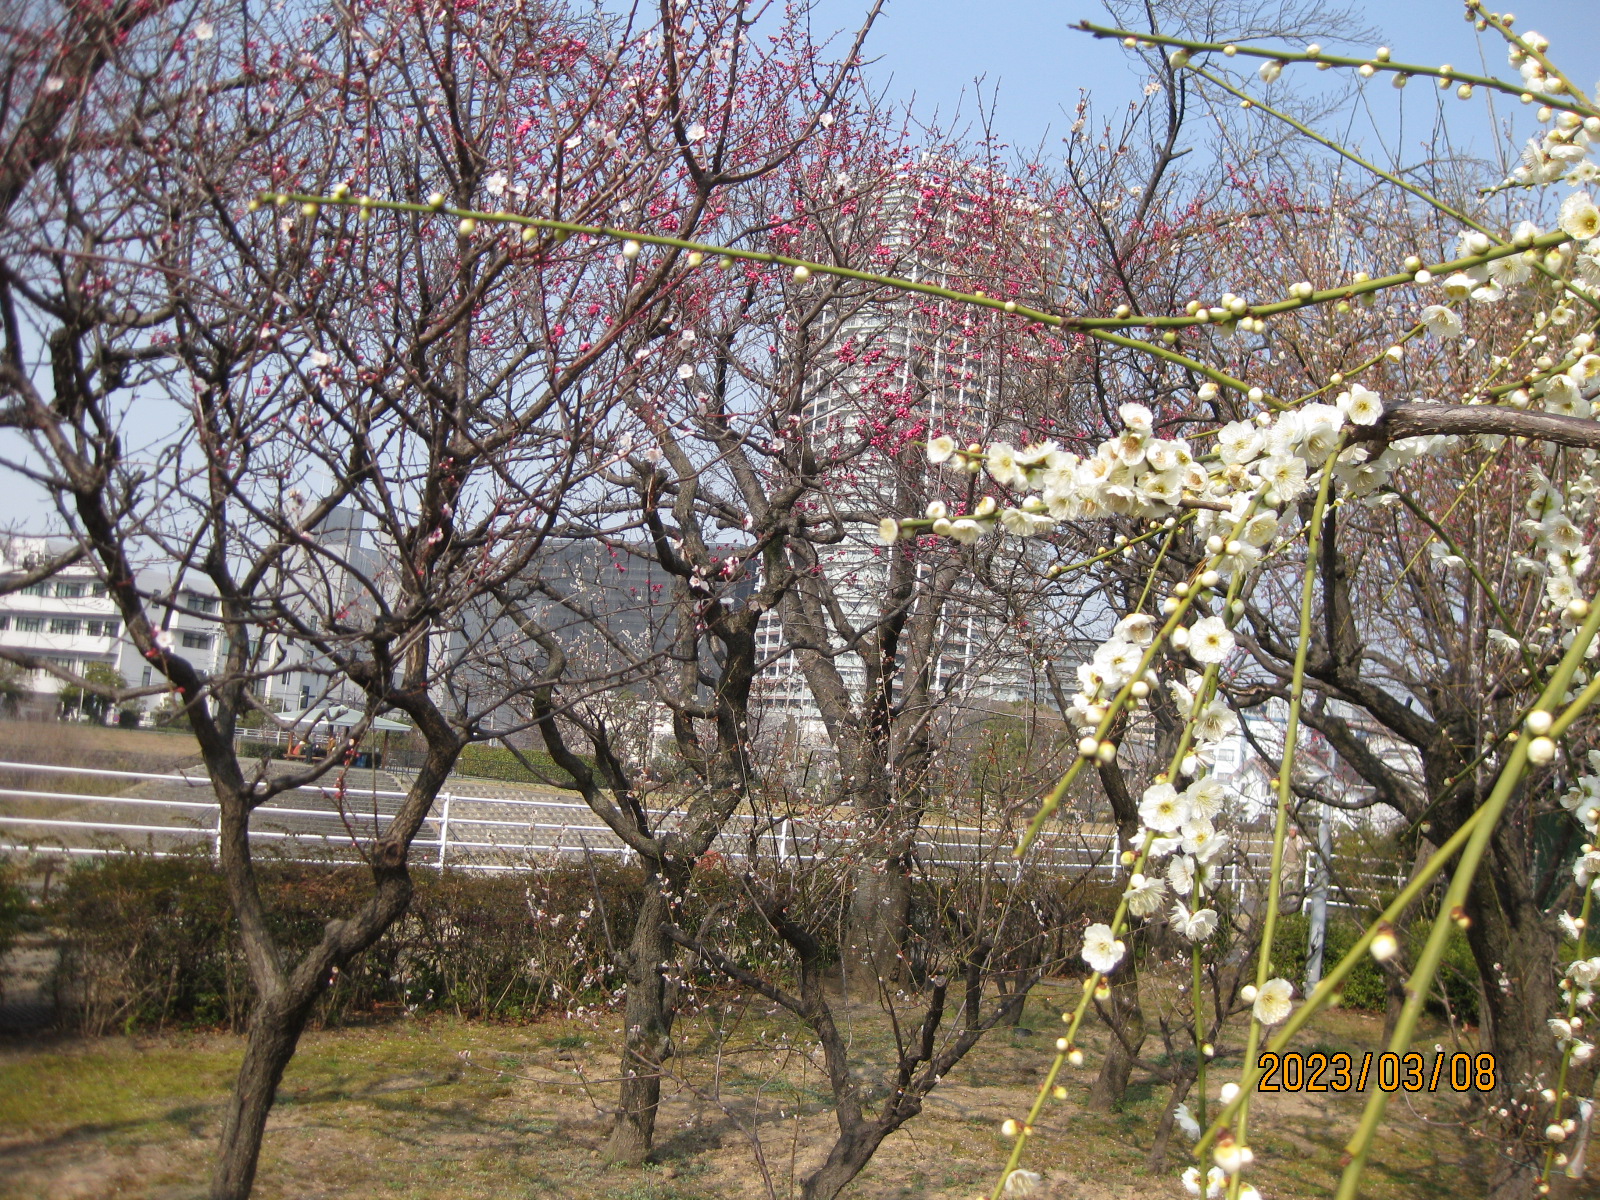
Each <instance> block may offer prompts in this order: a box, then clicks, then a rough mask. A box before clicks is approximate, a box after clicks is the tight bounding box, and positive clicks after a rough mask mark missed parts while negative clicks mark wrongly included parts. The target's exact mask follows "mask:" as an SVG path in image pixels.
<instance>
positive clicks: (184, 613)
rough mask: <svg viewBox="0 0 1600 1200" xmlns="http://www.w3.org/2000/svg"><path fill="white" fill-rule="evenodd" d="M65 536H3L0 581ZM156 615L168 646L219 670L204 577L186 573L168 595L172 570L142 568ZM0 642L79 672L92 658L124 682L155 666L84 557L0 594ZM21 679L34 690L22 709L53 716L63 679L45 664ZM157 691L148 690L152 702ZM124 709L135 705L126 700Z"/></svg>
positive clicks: (139, 680) (218, 639)
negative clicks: (137, 644) (168, 639)
mask: <svg viewBox="0 0 1600 1200" xmlns="http://www.w3.org/2000/svg"><path fill="white" fill-rule="evenodd" d="M63 548H64V543H61V542H59V541H57V540H55V539H50V538H43V537H35V536H29V535H24V534H12V535H0V588H3V587H5V586H6V585H7V583H9V582H12V581H15V580H16V579H17V578H18V577H19V576H22V575H24V573H26V572H29V571H33V570H36V569H37V568H38V567H39V566H40V565H41V564H43V563H45V562H48V561H49V560H50V559H52V558H54V557H56V556H58V555H59V554H60V553H61V551H62V549H63ZM137 583H138V586H139V589H140V590H141V591H142V592H143V593H144V594H145V596H146V597H147V603H148V605H149V608H148V612H149V614H150V617H151V619H152V620H153V621H156V622H158V623H160V624H162V625H163V626H164V627H165V628H166V629H167V631H168V633H169V635H170V636H171V638H172V644H173V648H174V649H175V650H177V651H178V652H179V653H181V654H183V655H184V657H186V658H188V659H189V660H190V661H191V662H193V663H194V664H195V665H196V667H198V668H199V669H200V670H202V671H205V672H207V673H210V672H213V671H214V670H215V669H216V666H217V663H218V661H219V659H220V656H221V654H222V650H223V635H222V631H221V629H220V627H219V626H218V624H217V621H216V614H217V610H218V601H217V597H216V595H215V594H214V593H213V592H212V590H211V588H210V584H209V581H207V580H205V579H204V577H202V576H189V577H186V579H185V582H184V584H183V586H181V587H180V588H179V589H178V590H177V594H176V595H173V589H172V576H171V574H169V573H163V572H161V571H159V570H145V571H141V572H139V575H138V578H137ZM0 649H4V650H9V651H14V652H16V653H18V654H24V655H30V656H33V657H35V658H38V659H42V660H43V661H45V662H48V663H50V664H51V665H53V666H56V667H59V668H61V669H62V670H66V671H71V672H72V673H74V674H76V675H80V676H82V675H84V673H85V672H86V671H87V670H88V669H89V668H90V667H91V666H92V665H94V664H100V665H103V666H106V667H109V668H110V669H111V670H113V671H115V672H117V673H118V674H119V675H121V676H122V679H123V682H124V684H126V685H128V686H148V685H149V684H150V683H151V681H152V679H153V677H154V669H153V668H152V667H151V666H150V664H149V663H148V662H146V661H145V660H144V658H143V656H141V655H140V653H139V652H138V650H137V649H135V648H134V646H133V643H132V642H131V641H129V640H128V638H127V636H126V631H125V629H124V628H123V624H122V614H121V613H119V612H118V611H117V607H116V605H115V604H114V603H113V602H112V600H111V597H110V594H109V593H108V591H107V589H106V585H105V582H104V581H103V580H102V579H101V578H100V576H99V575H98V574H97V573H96V571H95V568H94V564H93V563H92V562H91V561H90V560H88V559H79V560H78V561H77V562H75V563H72V564H70V565H68V566H66V567H64V568H62V569H61V570H60V571H57V572H56V573H55V574H53V575H51V576H50V577H49V578H47V579H45V580H42V581H40V582H37V583H33V584H29V585H27V586H25V587H21V588H17V589H15V590H9V591H5V592H4V593H3V594H0ZM22 682H23V683H24V684H25V685H26V687H27V689H28V691H29V692H30V693H31V695H30V696H29V698H28V699H27V700H26V701H25V702H24V708H25V709H26V710H27V712H28V713H29V714H31V715H35V716H55V715H57V712H58V710H59V695H60V693H61V690H62V688H63V687H66V686H67V685H66V684H65V683H64V682H63V681H62V680H61V678H60V677H59V676H57V675H54V674H52V673H51V672H49V671H47V670H42V669H34V670H31V671H28V672H27V673H26V674H25V676H24V678H23V680H22ZM159 702H160V697H146V698H144V699H142V700H141V701H140V702H139V704H138V707H140V708H142V709H149V708H152V707H155V706H156V705H157V704H158V703H159ZM123 707H124V708H127V707H133V706H132V705H124V706H123Z"/></svg>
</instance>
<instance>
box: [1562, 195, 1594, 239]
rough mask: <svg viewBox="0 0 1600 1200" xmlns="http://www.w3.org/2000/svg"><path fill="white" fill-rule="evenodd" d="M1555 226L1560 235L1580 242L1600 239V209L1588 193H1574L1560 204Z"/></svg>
mask: <svg viewBox="0 0 1600 1200" xmlns="http://www.w3.org/2000/svg"><path fill="white" fill-rule="evenodd" d="M1556 224H1557V225H1558V226H1560V228H1561V232H1562V233H1564V234H1566V235H1567V236H1568V237H1570V238H1574V239H1576V240H1577V241H1580V242H1586V241H1588V240H1589V239H1590V238H1593V237H1600V208H1596V207H1595V203H1594V200H1593V199H1592V198H1591V197H1590V195H1589V193H1588V192H1574V193H1572V195H1570V196H1568V197H1567V198H1566V199H1565V200H1563V201H1562V202H1561V212H1560V214H1559V215H1558V216H1557V218H1556Z"/></svg>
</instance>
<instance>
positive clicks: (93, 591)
mask: <svg viewBox="0 0 1600 1200" xmlns="http://www.w3.org/2000/svg"><path fill="white" fill-rule="evenodd" d="M109 593H110V589H109V588H107V587H106V585H105V584H103V583H101V582H100V581H99V580H98V579H96V580H95V581H94V582H93V583H91V584H90V585H89V595H91V596H94V597H96V598H97V599H98V598H99V597H101V596H105V595H108V594H109Z"/></svg>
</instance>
